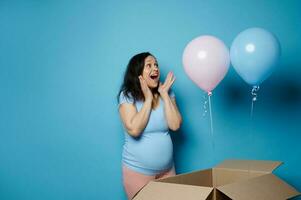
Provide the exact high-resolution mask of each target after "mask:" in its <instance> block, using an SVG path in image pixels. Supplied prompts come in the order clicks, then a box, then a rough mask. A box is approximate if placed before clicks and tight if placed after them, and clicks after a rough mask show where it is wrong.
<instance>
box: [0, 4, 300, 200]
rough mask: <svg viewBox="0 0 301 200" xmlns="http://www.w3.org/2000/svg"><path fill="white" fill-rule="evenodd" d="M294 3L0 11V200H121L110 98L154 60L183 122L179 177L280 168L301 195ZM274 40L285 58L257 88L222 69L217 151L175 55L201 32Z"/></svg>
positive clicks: (216, 100)
mask: <svg viewBox="0 0 301 200" xmlns="http://www.w3.org/2000/svg"><path fill="white" fill-rule="evenodd" d="M300 19H301V3H300V1H298V0H295V1H294V0H289V1H276V0H275V1H261V0H253V1H250V0H249V1H241V0H230V1H217V0H210V1H209V0H208V1H207V0H203V1H178V2H175V1H171V0H169V1H91V0H89V1H80V0H78V1H18V2H17V1H8V0H7V1H5V0H2V1H1V2H0V25H1V26H0V27H1V30H0V67H1V70H0V91H1V92H0V99H1V103H0V199H3V200H12V199H22V200H40V199H43V200H48V199H49V200H50V199H51V200H52V199H57V200H60V199H70V200H71V199H72V200H76V199H125V195H124V192H123V188H122V182H121V168H120V160H121V151H122V145H123V139H124V138H123V131H122V125H121V122H120V118H119V115H118V111H117V106H116V105H117V102H116V95H117V92H118V89H119V87H120V84H121V80H122V77H123V73H124V70H125V67H126V64H127V62H128V60H129V59H130V58H131V56H133V55H134V54H136V53H140V52H142V51H150V52H151V53H153V54H154V55H155V56H156V57H157V59H158V61H159V65H160V67H161V70H162V71H163V75H164V76H165V75H166V74H167V72H168V71H173V72H174V73H175V75H176V77H177V80H176V82H175V84H174V86H173V89H174V91H175V93H176V96H177V102H178V106H179V109H180V111H181V113H182V115H183V125H182V127H181V129H180V130H179V131H177V132H176V133H172V135H173V140H174V148H175V161H176V169H177V172H178V173H182V172H189V171H192V170H198V169H204V168H210V167H212V166H214V165H216V164H217V163H218V162H220V161H222V160H224V159H228V158H240V159H266V160H279V161H284V165H282V166H281V167H280V168H278V169H277V170H276V171H275V173H276V174H277V175H278V176H280V177H281V178H283V179H284V180H286V181H287V182H289V183H290V184H292V185H293V186H294V187H296V188H297V189H299V190H301V181H300V180H301V171H300V167H301V157H300V155H301V148H300V141H301V120H300V118H301V117H300V113H301V79H300V73H301V68H300V66H301V56H300V52H301V40H300V35H301V26H300V25H301V24H300V23H301V20H300ZM255 26H256V27H262V28H265V29H267V30H270V31H271V32H273V33H274V34H275V35H277V36H278V38H279V41H280V43H281V45H282V57H281V62H280V64H279V68H277V69H276V70H275V71H274V73H273V74H272V76H271V77H269V79H268V80H266V81H265V82H264V83H263V84H262V85H261V89H260V91H259V98H258V101H257V102H256V104H255V107H254V116H253V121H251V120H250V106H251V95H250V89H251V88H250V87H249V86H248V85H247V84H246V83H245V82H243V80H242V79H241V78H240V77H239V76H238V75H237V74H236V73H235V71H234V70H233V68H231V69H230V70H229V73H228V74H227V75H226V77H225V79H224V80H223V81H222V82H221V83H220V85H219V86H218V87H217V88H216V89H215V90H214V94H213V96H212V99H211V100H212V112H213V126H214V132H213V133H214V134H213V135H214V145H215V148H213V142H212V141H213V140H212V137H211V135H210V121H209V117H208V115H206V116H205V117H203V116H202V115H203V113H204V109H203V104H204V93H203V92H202V91H201V90H200V89H199V88H197V86H195V85H194V84H193V83H192V81H191V80H190V79H189V78H188V77H187V76H186V74H185V73H184V70H183V65H182V53H183V50H184V48H185V46H186V45H187V43H188V42H189V41H191V40H192V39H193V38H195V37H197V36H199V35H204V34H210V35H214V36H216V37H218V38H220V39H221V40H223V41H224V42H225V44H226V45H227V46H228V47H230V45H231V42H232V41H233V39H234V38H235V36H236V35H237V34H238V33H239V32H240V31H242V30H244V29H246V28H249V27H255Z"/></svg>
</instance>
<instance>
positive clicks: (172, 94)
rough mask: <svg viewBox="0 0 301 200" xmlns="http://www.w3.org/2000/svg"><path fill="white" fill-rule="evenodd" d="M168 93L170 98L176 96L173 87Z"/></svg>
mask: <svg viewBox="0 0 301 200" xmlns="http://www.w3.org/2000/svg"><path fill="white" fill-rule="evenodd" d="M168 94H169V96H170V98H173V99H175V98H176V95H175V93H174V91H173V90H172V89H170V90H169V91H168Z"/></svg>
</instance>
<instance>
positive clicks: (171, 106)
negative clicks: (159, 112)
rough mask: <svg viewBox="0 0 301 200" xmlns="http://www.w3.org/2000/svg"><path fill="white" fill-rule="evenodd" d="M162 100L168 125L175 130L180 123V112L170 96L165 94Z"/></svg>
mask: <svg viewBox="0 0 301 200" xmlns="http://www.w3.org/2000/svg"><path fill="white" fill-rule="evenodd" d="M162 98H163V101H164V111H165V116H166V120H167V124H168V127H169V128H170V129H171V130H173V131H176V130H178V129H179V128H180V126H181V123H182V117H181V114H180V112H179V110H178V108H177V106H176V104H175V102H174V101H172V100H171V98H170V97H169V96H168V95H166V96H165V97H162Z"/></svg>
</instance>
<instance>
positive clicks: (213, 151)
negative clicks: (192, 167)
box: [208, 92, 217, 186]
mask: <svg viewBox="0 0 301 200" xmlns="http://www.w3.org/2000/svg"><path fill="white" fill-rule="evenodd" d="M211 96H212V92H208V101H209V115H210V133H211V141H212V153H213V156H212V158H213V164H215V143H214V135H213V120H212V110H211ZM216 177H217V176H214V180H213V185H214V186H216V184H217V182H216V181H217V180H216Z"/></svg>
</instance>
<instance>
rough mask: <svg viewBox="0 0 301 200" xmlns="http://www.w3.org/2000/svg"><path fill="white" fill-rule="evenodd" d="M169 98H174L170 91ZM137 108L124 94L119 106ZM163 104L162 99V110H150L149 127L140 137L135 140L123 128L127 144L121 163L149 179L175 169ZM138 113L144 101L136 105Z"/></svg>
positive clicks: (120, 98)
mask: <svg viewBox="0 0 301 200" xmlns="http://www.w3.org/2000/svg"><path fill="white" fill-rule="evenodd" d="M169 96H170V97H171V98H175V95H174V93H173V92H172V91H170V93H169ZM123 103H131V104H134V99H133V98H132V97H131V96H130V98H128V97H126V96H125V95H124V93H123V92H122V93H121V94H120V96H119V105H121V104H123ZM163 104H164V102H163V100H162V99H161V97H160V103H159V106H158V107H156V109H153V110H151V113H150V116H149V120H148V123H147V125H146V127H145V129H144V130H143V132H142V133H141V136H140V137H137V138H135V137H132V136H130V135H129V134H128V132H127V130H126V129H125V128H124V134H125V143H124V145H123V152H122V161H123V164H124V165H125V166H127V167H128V168H130V169H132V170H134V171H136V172H140V173H143V174H146V175H155V174H159V173H161V172H162V171H164V170H168V169H170V168H171V167H172V166H173V145H172V141H171V138H170V135H169V128H168V125H167V121H166V118H165V114H164V105H163ZM134 105H135V106H136V108H137V111H138V112H139V111H140V110H141V108H142V106H143V101H136V102H135V104H134Z"/></svg>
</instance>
